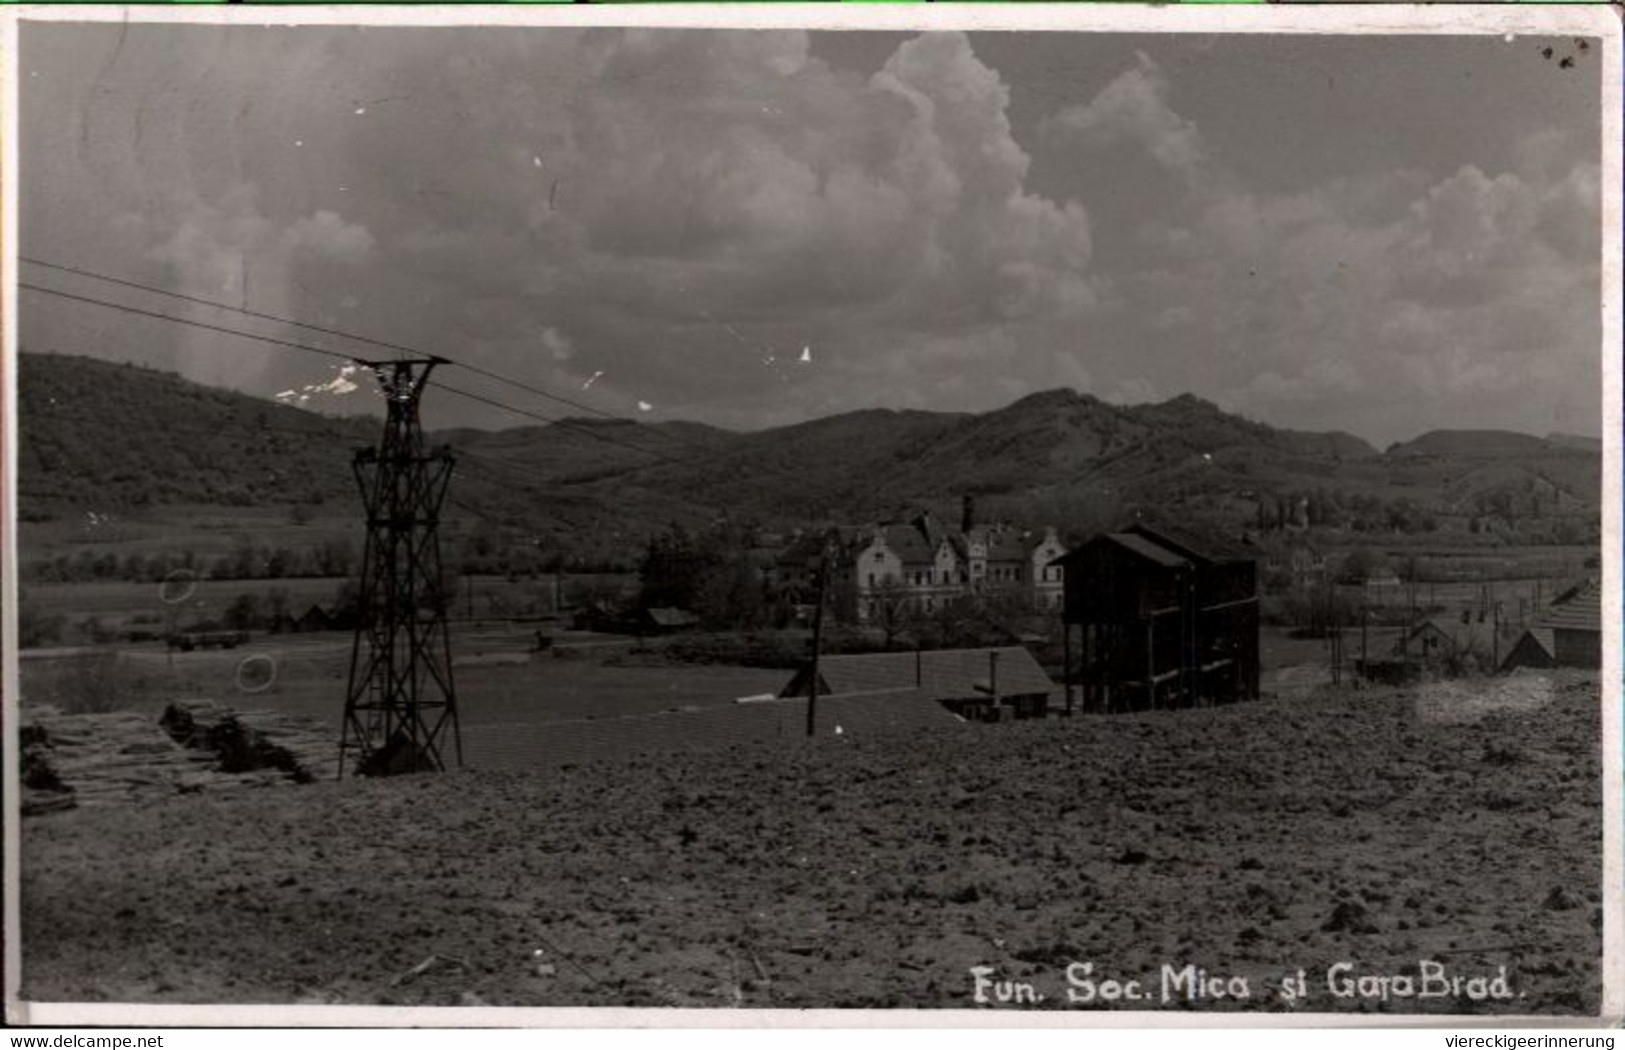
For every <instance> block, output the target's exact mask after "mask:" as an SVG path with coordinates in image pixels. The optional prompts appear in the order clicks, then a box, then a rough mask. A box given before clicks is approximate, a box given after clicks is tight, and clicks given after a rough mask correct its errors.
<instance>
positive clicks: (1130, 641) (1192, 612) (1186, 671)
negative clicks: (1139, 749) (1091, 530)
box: [1059, 523, 1259, 712]
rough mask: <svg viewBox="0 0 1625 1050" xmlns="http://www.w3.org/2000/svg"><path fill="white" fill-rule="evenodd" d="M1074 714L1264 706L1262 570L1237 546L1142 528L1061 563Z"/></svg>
mask: <svg viewBox="0 0 1625 1050" xmlns="http://www.w3.org/2000/svg"><path fill="white" fill-rule="evenodd" d="M1059 560H1060V562H1061V564H1062V565H1063V566H1064V568H1065V579H1066V592H1065V593H1066V598H1065V604H1064V613H1063V619H1062V639H1063V651H1064V654H1065V655H1064V662H1065V674H1064V688H1065V691H1066V702H1067V709H1068V710H1072V709H1073V701H1074V696H1075V695H1076V696H1077V698H1078V699H1080V700H1081V704H1082V709H1083V710H1085V711H1096V712H1105V711H1127V710H1143V709H1147V708H1160V707H1194V706H1198V705H1206V704H1220V703H1230V702H1233V701H1237V700H1253V699H1257V698H1258V670H1259V667H1258V615H1259V608H1258V566H1257V561H1256V559H1255V558H1254V557H1253V556H1252V555H1251V554H1250V553H1249V552H1248V551H1247V550H1246V548H1243V547H1240V546H1238V545H1232V544H1228V543H1224V542H1221V541H1216V540H1212V539H1207V538H1197V537H1193V536H1188V535H1186V534H1184V533H1182V532H1179V531H1177V530H1174V529H1171V528H1166V527H1162V526H1157V527H1152V526H1150V525H1146V524H1142V523H1135V524H1134V525H1131V526H1129V527H1128V528H1127V529H1125V530H1123V531H1122V532H1109V533H1103V534H1102V535H1099V536H1096V537H1095V538H1094V539H1092V540H1089V541H1088V542H1087V543H1084V544H1083V545H1082V546H1079V547H1077V548H1075V549H1073V550H1072V551H1070V552H1069V553H1067V554H1066V555H1064V556H1063V557H1062V558H1061V559H1059Z"/></svg>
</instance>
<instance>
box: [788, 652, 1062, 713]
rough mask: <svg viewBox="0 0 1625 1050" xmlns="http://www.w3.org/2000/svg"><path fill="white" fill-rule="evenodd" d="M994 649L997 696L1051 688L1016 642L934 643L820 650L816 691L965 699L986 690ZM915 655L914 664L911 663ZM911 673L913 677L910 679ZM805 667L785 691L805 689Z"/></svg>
mask: <svg viewBox="0 0 1625 1050" xmlns="http://www.w3.org/2000/svg"><path fill="white" fill-rule="evenodd" d="M993 653H997V654H998V683H997V684H998V689H999V695H1001V696H1015V695H1026V694H1032V693H1046V694H1047V693H1052V692H1054V691H1055V683H1054V682H1052V681H1051V680H1050V677H1049V675H1047V674H1045V673H1044V669H1043V668H1042V667H1040V666H1038V661H1037V660H1034V659H1033V656H1032V654H1031V653H1029V652H1028V651H1027V650H1026V649H1024V648H1023V647H1021V646H1019V645H1008V646H999V647H995V648H990V649H934V650H929V651H925V652H921V653H912V652H901V653H856V654H849V655H840V656H824V657H820V658H819V661H818V677H819V678H820V679H821V680H822V682H823V687H822V688H821V689H820V692H823V691H824V690H827V691H828V693H829V694H830V695H832V696H858V695H865V694H873V693H898V694H902V693H909V694H915V693H918V694H921V695H926V696H929V697H931V698H932V699H934V700H951V699H966V698H969V697H974V696H981V695H985V694H987V692H988V690H989V688H990V683H989V680H988V679H989V672H990V671H991V670H992V660H991V659H990V654H993ZM916 659H917V660H918V665H917V666H916ZM916 675H918V681H917V682H916ZM805 678H806V675H805V672H802V673H798V674H797V675H796V676H795V677H794V678H793V679H791V681H790V683H789V684H787V685H786V686H785V688H784V693H785V694H786V695H788V694H790V691H791V690H792V689H793V690H795V695H800V694H802V693H803V691H804V690H805Z"/></svg>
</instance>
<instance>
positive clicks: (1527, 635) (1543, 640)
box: [1507, 627, 1557, 660]
mask: <svg viewBox="0 0 1625 1050" xmlns="http://www.w3.org/2000/svg"><path fill="white" fill-rule="evenodd" d="M1526 639H1527V640H1530V641H1533V642H1534V644H1535V645H1537V646H1539V647H1540V651H1541V652H1543V653H1545V654H1546V656H1547V658H1548V659H1552V660H1555V659H1557V640H1556V638H1555V636H1554V635H1553V634H1552V630H1551V628H1549V627H1531V628H1529V629H1528V630H1527V631H1524V632H1523V634H1522V635H1520V636H1519V637H1518V641H1517V643H1516V644H1515V645H1514V646H1513V647H1512V651H1511V652H1508V653H1507V659H1508V660H1510V659H1511V658H1512V656H1513V653H1515V652H1516V651H1517V648H1518V646H1520V645H1522V644H1523V643H1524V641H1525V640H1526Z"/></svg>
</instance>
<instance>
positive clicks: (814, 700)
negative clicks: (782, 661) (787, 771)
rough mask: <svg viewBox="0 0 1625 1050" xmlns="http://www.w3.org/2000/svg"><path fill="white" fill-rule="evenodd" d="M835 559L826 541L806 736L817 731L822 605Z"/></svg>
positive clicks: (820, 571) (820, 564)
mask: <svg viewBox="0 0 1625 1050" xmlns="http://www.w3.org/2000/svg"><path fill="white" fill-rule="evenodd" d="M834 557H835V544H834V542H833V541H828V540H826V541H825V543H824V554H823V557H821V558H819V560H818V604H817V605H816V606H815V607H814V608H813V636H812V673H811V676H810V677H809V679H808V683H807V736H809V737H811V736H814V735H815V734H816V733H817V731H818V657H819V655H820V654H821V653H822V652H823V649H824V603H825V601H826V600H827V591H828V589H829V563H830V561H831V560H832V559H833V558H834Z"/></svg>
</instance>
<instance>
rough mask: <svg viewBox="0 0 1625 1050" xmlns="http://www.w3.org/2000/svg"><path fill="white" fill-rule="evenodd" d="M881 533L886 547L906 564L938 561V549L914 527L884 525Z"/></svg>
mask: <svg viewBox="0 0 1625 1050" xmlns="http://www.w3.org/2000/svg"><path fill="white" fill-rule="evenodd" d="M880 532H881V535H882V536H883V537H884V538H885V540H886V546H888V547H890V548H891V549H892V552H893V553H894V554H896V555H897V556H898V557H899V558H901V559H903V560H904V561H905V562H927V561H935V560H936V556H937V552H936V548H935V547H934V546H933V545H931V544H930V543H928V542H927V541H926V538H925V535H924V534H923V533H921V532H920V530H919V529H917V528H915V527H914V526H913V525H884V526H882V527H881V530H880Z"/></svg>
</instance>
